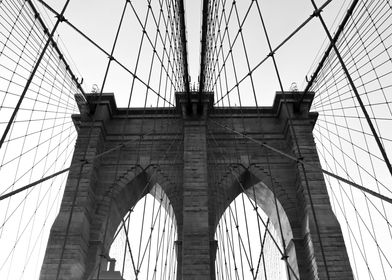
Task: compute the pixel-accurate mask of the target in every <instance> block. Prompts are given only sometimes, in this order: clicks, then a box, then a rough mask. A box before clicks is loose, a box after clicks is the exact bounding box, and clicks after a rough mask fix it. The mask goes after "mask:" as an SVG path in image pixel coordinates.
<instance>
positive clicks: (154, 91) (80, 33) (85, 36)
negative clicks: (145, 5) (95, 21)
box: [38, 0, 175, 106]
mask: <svg viewBox="0 0 392 280" xmlns="http://www.w3.org/2000/svg"><path fill="white" fill-rule="evenodd" d="M38 1H39V2H40V3H42V4H43V5H44V6H45V7H46V8H47V9H48V10H49V11H51V12H52V13H54V14H55V15H56V16H59V14H58V12H56V11H55V10H54V9H53V8H51V7H50V6H49V5H48V4H47V3H45V2H44V1H42V0H38ZM49 7H50V8H49ZM63 21H64V23H66V24H68V25H69V26H70V27H71V28H72V29H73V30H75V31H76V32H77V33H78V34H79V35H81V36H82V37H83V38H84V39H86V40H87V41H88V42H90V43H91V44H92V45H94V46H95V47H96V48H97V49H98V50H99V51H101V52H102V53H103V54H105V55H106V56H107V57H109V58H110V59H111V60H113V61H114V62H116V63H117V64H118V65H119V66H120V67H121V68H122V69H123V70H125V71H126V72H127V73H129V74H130V75H131V76H133V77H134V78H135V79H136V80H138V81H139V82H141V83H142V84H143V85H144V86H145V87H147V88H148V89H149V90H151V91H152V92H153V93H154V94H156V95H157V96H158V98H161V99H163V100H164V101H166V102H167V103H168V104H170V105H171V106H175V105H174V104H173V103H171V102H170V101H169V100H166V98H164V97H163V96H161V95H160V93H159V92H157V91H156V90H154V89H153V88H151V87H150V86H149V85H148V84H147V83H146V82H145V81H143V80H142V79H141V78H140V77H139V76H137V75H136V73H134V72H133V71H131V70H129V68H128V67H126V66H125V65H124V64H123V63H121V62H120V61H119V60H118V59H117V58H116V57H114V56H111V55H110V53H108V52H107V51H106V50H105V49H104V48H103V47H101V46H100V45H98V43H96V42H95V41H94V40H92V39H91V38H90V37H88V36H87V35H86V34H85V33H84V32H83V31H81V30H80V29H79V28H77V27H76V26H75V25H73V24H72V23H71V22H70V21H68V20H67V19H65V18H64V19H63Z"/></svg>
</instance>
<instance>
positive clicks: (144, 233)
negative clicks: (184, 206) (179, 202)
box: [107, 184, 177, 280]
mask: <svg viewBox="0 0 392 280" xmlns="http://www.w3.org/2000/svg"><path fill="white" fill-rule="evenodd" d="M113 239H114V240H113V243H112V245H111V247H110V251H109V256H107V258H108V271H110V270H112V271H114V270H115V271H116V273H117V275H121V276H122V277H123V279H127V280H128V279H176V273H177V252H176V243H175V241H176V240H177V223H176V218H175V216H174V211H173V208H172V206H171V203H170V201H169V199H168V197H167V196H166V195H165V193H164V192H163V190H162V188H161V186H160V185H159V184H155V185H154V187H153V188H152V189H151V190H150V193H148V194H146V195H145V196H144V197H142V198H141V199H140V200H139V201H138V202H137V203H136V205H135V206H134V207H132V208H130V210H129V211H128V212H127V213H126V215H125V216H124V218H123V221H122V222H121V223H120V225H119V226H118V228H117V231H116V233H115V235H114V238H113Z"/></svg>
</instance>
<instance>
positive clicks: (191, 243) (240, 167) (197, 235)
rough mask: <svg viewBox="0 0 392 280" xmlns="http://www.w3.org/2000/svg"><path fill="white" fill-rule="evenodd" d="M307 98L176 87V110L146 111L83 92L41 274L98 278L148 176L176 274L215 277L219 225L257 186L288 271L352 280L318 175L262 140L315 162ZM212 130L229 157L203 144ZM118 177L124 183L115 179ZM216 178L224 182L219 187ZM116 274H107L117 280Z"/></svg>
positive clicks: (186, 279) (45, 279)
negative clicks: (237, 99) (279, 233)
mask: <svg viewBox="0 0 392 280" xmlns="http://www.w3.org/2000/svg"><path fill="white" fill-rule="evenodd" d="M300 94H302V93H299V92H286V93H277V95H276V97H275V101H274V103H273V105H272V106H271V107H262V108H251V107H247V108H216V107H214V106H213V104H214V101H213V94H212V93H202V94H196V93H191V94H185V93H176V102H177V104H176V107H171V108H140V109H138V108H135V109H121V108H117V106H116V102H115V99H114V95H113V94H103V95H102V96H97V95H94V94H91V95H88V96H87V103H85V104H82V103H80V104H79V105H80V109H81V114H80V115H75V116H73V120H74V123H75V126H76V128H77V130H78V140H77V143H76V147H75V152H74V156H73V163H74V165H72V167H71V169H70V171H69V175H68V181H67V184H66V188H65V192H64V197H63V200H62V204H61V208H60V213H59V214H58V216H57V219H56V220H55V222H54V224H53V226H52V230H51V234H50V238H49V241H48V245H47V249H46V255H45V259H44V263H43V266H42V269H41V276H40V279H41V280H52V279H64V280H65V279H67V280H82V279H83V280H84V279H95V278H94V277H95V276H94V275H93V273H94V271H96V268H97V263H98V262H99V261H100V259H101V258H102V256H103V255H104V254H106V253H107V252H108V251H109V248H108V247H109V244H110V240H111V238H113V235H114V233H115V231H116V229H117V228H118V226H119V225H120V223H121V219H122V218H123V217H124V215H125V214H126V213H127V211H128V210H129V207H130V206H132V205H135V204H136V203H137V201H138V199H140V198H141V197H143V195H145V193H147V192H151V190H150V189H148V190H145V189H144V188H143V186H145V185H146V182H148V181H150V182H152V183H151V184H149V185H150V186H151V187H152V186H153V185H154V184H155V183H158V184H159V186H161V188H162V191H163V192H164V193H165V195H166V196H167V197H168V199H169V200H170V203H171V205H172V207H173V210H174V214H175V218H176V222H177V232H178V236H177V240H176V241H175V244H176V246H177V279H178V280H196V279H197V280H207V279H208V280H210V279H211V280H212V279H215V271H214V263H215V255H216V250H217V243H216V241H215V240H214V233H215V230H216V226H217V224H218V222H219V219H220V217H221V215H222V213H223V212H224V211H225V209H226V208H227V207H228V205H229V204H230V203H231V202H232V201H233V200H234V199H235V198H236V197H237V196H238V195H239V194H240V193H241V192H243V191H244V190H245V192H250V191H251V190H252V192H254V193H255V196H256V201H257V205H258V207H259V208H260V209H262V210H263V211H264V212H265V213H266V214H267V215H268V216H269V217H270V220H271V222H272V224H273V225H275V226H276V227H277V226H278V222H279V221H278V217H279V219H280V222H281V227H282V229H283V238H284V244H285V245H286V248H285V252H286V256H285V258H286V259H287V262H288V263H289V264H290V266H291V267H292V268H293V270H294V271H293V272H291V273H293V274H296V275H298V276H297V277H299V278H300V279H309V280H310V279H311V280H315V279H320V280H324V279H325V280H326V279H347V280H352V279H353V275H352V271H351V267H350V263H349V259H348V256H347V252H346V248H345V244H344V240H343V236H342V232H341V229H340V226H339V223H338V221H337V219H336V217H335V215H334V213H333V212H332V209H331V205H330V201H329V197H328V193H327V188H326V185H325V182H324V177H323V174H322V173H321V172H320V170H319V169H317V168H316V169H313V168H310V167H308V165H306V166H305V167H304V168H302V166H301V164H300V163H299V162H297V161H294V160H292V159H290V158H287V157H285V156H284V155H282V154H279V153H274V152H273V151H269V152H268V160H267V158H266V153H267V150H266V149H265V148H264V147H263V146H261V145H260V143H265V144H267V145H269V146H271V147H274V148H275V149H277V150H279V151H282V152H284V153H286V154H289V155H294V156H295V157H298V147H300V149H301V159H303V160H304V161H305V162H307V163H310V164H311V165H313V166H316V167H320V162H319V158H318V155H317V151H316V147H315V143H314V140H313V136H312V129H313V126H314V123H315V121H316V119H317V113H313V112H309V110H310V106H311V103H312V99H313V94H311V93H308V94H306V95H305V96H304V98H303V101H302V102H301V103H300V104H299V103H298V97H299V95H300ZM227 128H230V129H227ZM178 132H180V133H178ZM236 132H237V133H236ZM293 134H295V135H293ZM211 135H214V140H213V141H214V142H215V143H216V144H217V146H221V147H225V150H226V153H225V156H224V158H223V156H222V158H219V153H217V152H216V148H215V147H213V146H212V145H208V143H209V141H211V139H210V138H211V137H212V136H211ZM245 135H246V136H249V137H251V138H252V139H255V140H257V141H253V142H252V141H250V140H249V139H247V138H246V137H244V136H245ZM175 137H177V138H178V139H179V140H181V141H180V142H181V145H180V146H178V147H177V148H178V149H180V150H181V153H180V154H181V156H180V157H174V154H171V153H168V154H165V157H163V154H164V153H165V151H166V150H167V146H168V145H169V144H168V143H170V142H171V140H172V139H173V138H175ZM133 140H134V141H133ZM124 141H125V142H126V143H128V144H127V145H124V147H122V148H121V154H120V160H116V155H118V150H116V151H114V152H108V153H106V154H103V155H102V153H103V152H105V151H108V150H110V149H113V148H114V147H117V146H118V145H120V144H121V143H124ZM132 141H133V142H132ZM129 143H130V144H129ZM213 153H214V155H213ZM99 154H100V155H102V156H100V157H96V155H99ZM212 156H213V157H214V162H212ZM117 158H118V157H117ZM116 168H117V171H115V170H116ZM157 169H158V172H157ZM115 172H117V174H119V175H121V178H119V179H118V180H115V183H113V181H114V180H113V174H114V173H115ZM152 174H154V176H152ZM213 176H215V178H216V177H219V178H221V180H220V181H219V183H216V180H212V177H213ZM171 178H179V180H178V181H179V182H181V183H180V184H174V183H173V182H172V180H171ZM271 184H273V186H274V190H272V189H271ZM307 186H308V187H309V190H308V188H307ZM109 188H110V190H109ZM309 191H310V193H309ZM108 193H110V195H108ZM223 194H224V195H223ZM274 194H275V195H276V198H277V201H278V207H276V205H275V202H274V201H275V199H274ZM309 195H311V197H310V196H309ZM310 201H312V205H311V203H310ZM277 212H279V215H277ZM314 214H315V215H316V219H315V217H314ZM70 215H72V219H69V217H70ZM69 221H70V222H69ZM106 221H108V222H106ZM315 221H317V224H316V223H315ZM65 238H66V242H64V239H65ZM320 240H321V241H322V243H321V244H320ZM59 264H61V265H59ZM326 267H327V268H328V269H326ZM105 268H106V266H105ZM101 275H104V273H103V274H101ZM111 275H112V276H110V277H111V278H110V277H107V278H104V277H102V279H122V278H121V277H120V276H119V274H116V273H114V272H113V273H112V274H111ZM105 277H106V276H105ZM116 277H117V278H116ZM291 279H295V278H293V277H291ZM127 280H131V279H127Z"/></svg>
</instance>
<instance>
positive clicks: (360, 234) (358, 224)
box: [315, 119, 372, 277]
mask: <svg viewBox="0 0 392 280" xmlns="http://www.w3.org/2000/svg"><path fill="white" fill-rule="evenodd" d="M334 121H336V120H335V119H334ZM346 122H347V120H346ZM327 128H328V127H327ZM329 133H330V131H329V129H328V130H327V134H328V137H329V135H330V134H329ZM321 135H322V137H324V134H321ZM349 135H350V138H351V134H350V132H349ZM315 138H316V139H317V136H315ZM350 140H351V139H350ZM339 144H340V147H341V141H340V138H339ZM322 145H323V147H324V143H322ZM335 145H336V144H335ZM330 146H331V142H330ZM323 151H324V153H325V150H323ZM328 153H331V156H332V157H333V158H335V154H334V149H332V147H331V151H328ZM354 154H355V151H354ZM324 160H325V158H324ZM333 163H334V166H335V173H337V165H339V166H340V165H341V164H340V163H339V162H337V161H336V160H334V161H333ZM343 163H344V167H345V169H343V170H348V169H347V165H346V159H345V157H343ZM327 165H328V166H329V164H328V163H327ZM345 173H347V171H346V172H345ZM346 176H347V177H349V178H350V176H349V175H348V174H347V175H346ZM327 178H328V179H330V178H329V177H327ZM350 179H351V178H350ZM338 183H339V186H340V188H339V191H340V194H341V196H342V186H341V182H338ZM361 184H363V183H362V180H361ZM330 189H331V188H330ZM344 192H345V190H344ZM345 193H346V192H345ZM350 193H351V199H352V200H354V196H353V193H352V188H351V187H350ZM346 195H347V194H346ZM365 197H366V195H365ZM348 199H349V201H350V202H351V199H350V198H349V197H348ZM351 203H352V202H351ZM339 206H340V203H339ZM343 207H345V204H344V203H343ZM354 208H355V206H354ZM344 209H345V208H344ZM355 214H356V215H355V218H356V219H355V220H356V223H357V226H358V229H359V230H358V231H359V237H360V241H361V245H362V248H360V247H358V248H359V249H360V251H361V255H362V256H363V258H364V261H365V263H366V265H367V264H368V257H367V253H366V250H365V246H364V239H363V232H362V230H361V227H360V223H359V218H358V212H357V211H355ZM344 216H346V213H345V212H344ZM346 221H347V219H346ZM347 226H350V225H349V224H348V223H347ZM349 236H350V235H349ZM354 238H355V237H354ZM349 240H350V245H351V246H352V241H351V236H350V239H349ZM355 241H356V242H357V240H356V239H355ZM351 248H353V247H351ZM361 249H362V250H361ZM362 251H363V253H362ZM354 264H355V268H356V262H355V263H354ZM367 267H368V266H367ZM368 273H369V277H372V274H371V272H370V269H368ZM357 276H358V273H357Z"/></svg>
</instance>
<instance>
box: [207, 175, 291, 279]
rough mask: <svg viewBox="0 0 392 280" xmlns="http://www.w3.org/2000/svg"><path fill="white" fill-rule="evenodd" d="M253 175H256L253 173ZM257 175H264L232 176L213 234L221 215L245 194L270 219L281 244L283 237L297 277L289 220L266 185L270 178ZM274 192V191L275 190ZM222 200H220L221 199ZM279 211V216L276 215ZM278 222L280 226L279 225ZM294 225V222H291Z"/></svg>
mask: <svg viewBox="0 0 392 280" xmlns="http://www.w3.org/2000/svg"><path fill="white" fill-rule="evenodd" d="M255 173H258V172H257V171H255ZM258 175H264V176H262V177H261V178H259V177H257V176H255V175H254V173H253V172H251V171H249V170H248V169H245V170H244V171H243V172H242V173H241V174H240V175H239V176H237V175H235V174H232V178H231V179H232V180H233V182H232V184H229V185H227V186H226V188H225V195H224V196H225V197H226V199H225V200H223V201H222V204H223V207H219V209H217V215H216V219H215V227H214V232H215V231H216V229H217V226H218V223H219V221H220V218H221V217H222V215H223V213H224V212H225V211H226V209H227V208H228V207H229V205H230V204H231V203H232V202H233V201H234V200H235V199H236V198H237V197H238V196H239V195H240V194H241V193H245V194H246V195H247V196H248V197H249V198H251V200H252V201H253V202H256V203H257V207H259V208H260V209H262V210H263V211H264V213H265V214H266V215H267V216H268V217H269V218H270V221H271V223H272V224H273V226H274V228H275V230H276V233H277V235H278V236H277V237H278V238H279V239H278V240H277V241H278V243H280V244H281V242H282V238H281V236H282V235H283V238H284V243H285V246H286V248H285V250H286V255H287V256H288V262H289V264H290V266H291V269H292V270H293V271H291V273H293V272H294V273H295V274H296V275H299V270H298V261H297V259H298V256H297V252H296V249H295V246H294V243H293V239H294V234H293V227H292V225H291V222H292V221H291V219H290V217H289V215H288V214H287V213H286V210H285V208H284V205H282V203H281V202H280V199H279V196H278V195H277V199H276V204H275V198H274V193H273V191H272V190H271V187H270V186H268V185H267V184H266V182H271V178H270V176H268V175H266V174H264V173H261V174H260V173H258ZM275 191H276V190H275ZM221 199H222V198H221ZM277 210H278V211H279V215H278V213H277ZM279 220H280V225H279ZM293 222H294V224H295V221H293ZM280 227H281V228H282V233H283V234H282V235H281V233H280Z"/></svg>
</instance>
